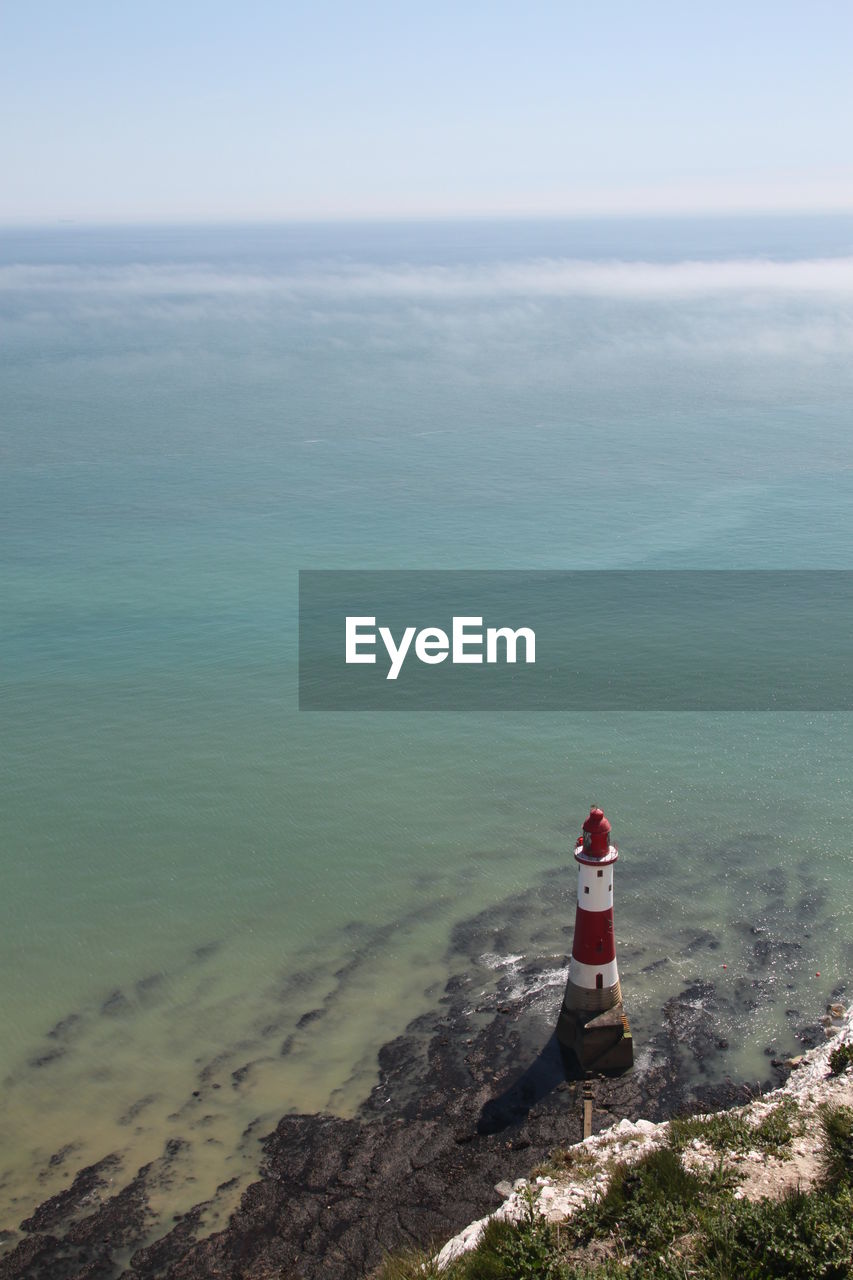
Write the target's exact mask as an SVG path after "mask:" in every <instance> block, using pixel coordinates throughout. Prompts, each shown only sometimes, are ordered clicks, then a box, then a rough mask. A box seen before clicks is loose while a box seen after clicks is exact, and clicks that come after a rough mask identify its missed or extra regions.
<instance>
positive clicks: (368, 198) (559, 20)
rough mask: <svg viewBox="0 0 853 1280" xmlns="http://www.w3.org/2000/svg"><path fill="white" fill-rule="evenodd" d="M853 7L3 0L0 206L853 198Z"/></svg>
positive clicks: (33, 211) (746, 204)
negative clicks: (851, 71)
mask: <svg viewBox="0 0 853 1280" xmlns="http://www.w3.org/2000/svg"><path fill="white" fill-rule="evenodd" d="M851 65H853V5H851V4H849V3H848V2H847V0H832V2H827V0H808V2H807V3H800V2H791V0H773V2H770V0H766V2H765V0H738V2H737V3H733V2H731V0H717V2H716V3H715V4H713V5H710V4H705V5H698V4H692V3H689V0H671V2H664V0H609V2H608V3H606V4H595V3H591V2H590V0H579V2H575V0H562V2H559V0H526V3H515V2H514V0H513V2H504V0H491V2H489V3H486V2H481V0H455V2H453V3H451V2H446V0H431V2H430V3H426V2H423V0H422V2H420V3H410V2H408V0H395V2H394V3H378V2H377V0H350V2H345V0H312V3H303V2H302V0H293V2H290V3H288V0H279V2H277V3H274V2H273V0H241V2H239V3H238V2H237V0H225V2H223V0H168V3H166V2H165V0H145V2H144V3H142V2H140V0H74V2H73V3H72V2H70V0H3V3H2V5H0V118H2V120H3V121H4V127H3V129H2V130H0V175H2V177H0V222H3V223H6V224H27V223H40V222H41V223H43V222H47V223H53V222H57V221H62V220H75V221H82V222H145V221H166V222H170V221H185V220H188V221H195V220H205V221H207V220H209V221H234V220H244V219H245V220H261V221H275V220H278V219H286V218H361V217H431V216H440V217H452V216H471V215H473V216H480V215H485V216H500V215H537V214H542V215H556V216H560V215H572V214H596V213H602V214H619V213H623V214H645V213H692V212H697V213H698V212H729V211H753V210H755V211H766V210H770V211H775V210H778V211H780V212H782V211H822V210H832V211H838V210H847V209H849V210H853V144H851V138H853V77H851V75H850V66H851Z"/></svg>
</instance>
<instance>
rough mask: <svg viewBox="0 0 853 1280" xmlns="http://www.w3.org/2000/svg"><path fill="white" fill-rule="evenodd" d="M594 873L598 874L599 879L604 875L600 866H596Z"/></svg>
mask: <svg viewBox="0 0 853 1280" xmlns="http://www.w3.org/2000/svg"><path fill="white" fill-rule="evenodd" d="M596 875H597V876H598V878H599V880H600V879H601V877H602V876H603V875H604V872H603V871H602V870H601V868H600V867H599V868H598V871H597V872H596Z"/></svg>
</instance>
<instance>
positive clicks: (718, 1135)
mask: <svg viewBox="0 0 853 1280" xmlns="http://www.w3.org/2000/svg"><path fill="white" fill-rule="evenodd" d="M795 1131H799V1123H798V1111H797V1104H796V1103H795V1102H794V1100H793V1099H792V1098H786V1099H785V1100H784V1101H783V1102H780V1103H779V1104H778V1106H775V1107H774V1108H773V1109H772V1111H768V1113H767V1115H766V1116H764V1118H763V1119H762V1120H761V1121H760V1122H759V1124H757V1125H752V1124H750V1123H749V1121H748V1120H747V1119H745V1118H744V1116H743V1115H741V1114H739V1113H738V1112H734V1111H723V1112H720V1114H719V1115H714V1116H676V1117H675V1118H674V1119H672V1120H670V1122H669V1143H670V1146H671V1147H672V1148H673V1150H675V1151H683V1150H684V1148H685V1147H686V1146H688V1145H689V1144H690V1143H691V1142H692V1141H693V1140H694V1139H695V1138H698V1139H699V1141H700V1142H703V1143H704V1144H705V1146H706V1147H710V1149H711V1150H712V1151H717V1152H721V1153H722V1152H730V1153H733V1154H735V1153H739V1154H742V1153H743V1152H745V1151H761V1152H762V1153H763V1154H764V1155H768V1156H775V1157H776V1158H777V1159H784V1158H785V1157H786V1156H789V1155H790V1148H791V1144H792V1142H793V1139H794V1136H795Z"/></svg>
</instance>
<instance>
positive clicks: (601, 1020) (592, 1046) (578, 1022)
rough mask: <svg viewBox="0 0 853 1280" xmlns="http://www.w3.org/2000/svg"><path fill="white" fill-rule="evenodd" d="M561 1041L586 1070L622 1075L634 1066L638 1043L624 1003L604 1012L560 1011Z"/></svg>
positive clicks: (558, 1034) (559, 1038)
mask: <svg viewBox="0 0 853 1280" xmlns="http://www.w3.org/2000/svg"><path fill="white" fill-rule="evenodd" d="M557 1039H558V1040H559V1042H560V1044H561V1045H562V1046H563V1048H564V1049H569V1050H570V1051H571V1052H572V1053H573V1054H574V1055H575V1057H576V1058H577V1060H578V1062H579V1063H580V1066H581V1069H582V1070H583V1071H597V1072H601V1073H603V1074H605V1075H618V1074H619V1072H621V1071H627V1070H628V1068H629V1067H632V1066H633V1065H634V1041H633V1039H632V1037H631V1028H630V1026H629V1024H628V1017H627V1015H626V1013H625V1010H624V1008H623V1007H622V1004H621V1002H620V1003H619V1004H615V1005H614V1006H613V1008H612V1009H606V1010H605V1011H604V1012H603V1013H598V1014H596V1013H593V1014H590V1013H589V1012H580V1011H575V1010H572V1009H567V1008H566V1006H565V1004H564V1005H563V1007H562V1008H561V1010H560V1017H559V1020H558V1022H557Z"/></svg>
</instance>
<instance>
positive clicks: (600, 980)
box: [595, 973, 604, 991]
mask: <svg viewBox="0 0 853 1280" xmlns="http://www.w3.org/2000/svg"><path fill="white" fill-rule="evenodd" d="M603 986H604V974H603V973H597V974H596V975H595V989H596V991H600V990H601V988H602V987H603Z"/></svg>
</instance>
